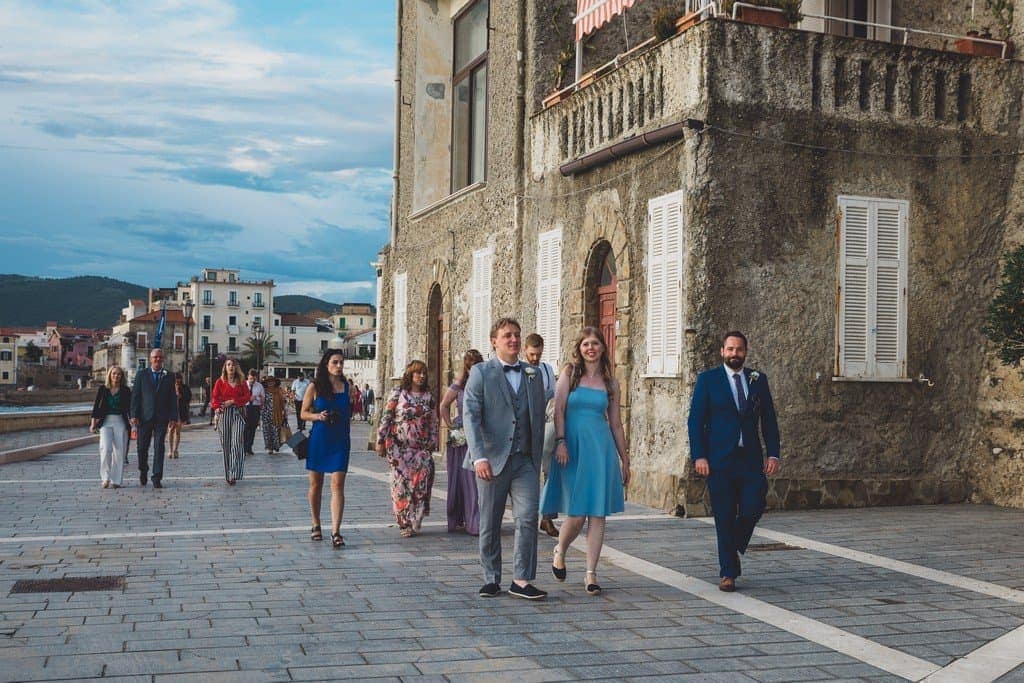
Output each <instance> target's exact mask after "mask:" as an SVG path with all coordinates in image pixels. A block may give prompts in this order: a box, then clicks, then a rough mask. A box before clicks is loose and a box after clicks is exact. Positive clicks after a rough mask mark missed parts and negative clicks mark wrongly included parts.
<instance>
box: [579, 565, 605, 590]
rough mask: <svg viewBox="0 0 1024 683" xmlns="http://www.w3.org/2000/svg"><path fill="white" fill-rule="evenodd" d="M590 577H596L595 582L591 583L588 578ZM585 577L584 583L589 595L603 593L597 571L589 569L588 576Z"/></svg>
mask: <svg viewBox="0 0 1024 683" xmlns="http://www.w3.org/2000/svg"><path fill="white" fill-rule="evenodd" d="M590 577H594V579H595V581H594V582H593V583H591V582H590V581H589V580H587V579H589V578H590ZM583 578H584V581H583V585H584V586H585V590H586V591H587V595H600V594H601V587H600V586H599V585H597V581H596V579H597V572H596V571H594V570H592V569H588V570H587V574H586V576H584V577H583Z"/></svg>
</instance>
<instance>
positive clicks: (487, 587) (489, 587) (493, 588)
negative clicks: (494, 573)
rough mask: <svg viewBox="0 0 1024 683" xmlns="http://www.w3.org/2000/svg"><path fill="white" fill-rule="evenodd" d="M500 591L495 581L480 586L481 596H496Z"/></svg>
mask: <svg viewBox="0 0 1024 683" xmlns="http://www.w3.org/2000/svg"><path fill="white" fill-rule="evenodd" d="M499 593H501V586H499V585H498V584H496V583H485V584H484V585H483V586H481V587H480V597H481V598H496V597H498V594H499Z"/></svg>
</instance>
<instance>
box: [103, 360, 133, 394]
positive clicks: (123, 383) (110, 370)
mask: <svg viewBox="0 0 1024 683" xmlns="http://www.w3.org/2000/svg"><path fill="white" fill-rule="evenodd" d="M114 370H120V371H121V382H120V383H119V384H118V385H117V386H118V387H119V388H123V387H126V386H128V378H127V377H125V376H124V368H122V367H121V366H120V365H111V366H110V367H109V368H107V380H106V382H104V384H106V385H107V389H113V388H114V384H113V380H112V379H111V376H112V375H113V374H114Z"/></svg>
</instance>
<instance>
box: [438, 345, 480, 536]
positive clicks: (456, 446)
mask: <svg viewBox="0 0 1024 683" xmlns="http://www.w3.org/2000/svg"><path fill="white" fill-rule="evenodd" d="M483 362H484V357H483V356H482V355H481V354H480V352H479V351H477V350H476V349H470V350H469V351H466V353H465V354H463V356H462V374H461V375H459V378H458V379H457V380H456V381H455V382H454V383H453V384H452V385H451V386H450V387H448V391H446V392H444V397H443V398H442V399H441V408H440V412H441V422H443V423H444V426H445V427H447V428H448V430H449V431H448V450H447V453H446V455H445V464H446V466H447V468H448V510H447V512H448V531H449V532H452V531H456V530H457V529H465V531H466V533H468V534H471V535H473V536H478V535H479V534H480V506H479V503H478V496H477V491H476V474H474V473H473V470H472V469H469V468H467V467H463V465H464V464H465V460H466V452H467V451H468V450H469V449H468V448H467V446H466V432H465V428H464V425H463V415H464V414H465V408H464V406H463V398H464V397H465V393H466V381H467V380H468V379H469V371H470V370H472V369H473V366H474V365H476V364H477V363H483ZM453 404H454V405H455V406H457V407H458V409H459V414H458V416H457V417H455V418H454V419H453V418H452V405H453Z"/></svg>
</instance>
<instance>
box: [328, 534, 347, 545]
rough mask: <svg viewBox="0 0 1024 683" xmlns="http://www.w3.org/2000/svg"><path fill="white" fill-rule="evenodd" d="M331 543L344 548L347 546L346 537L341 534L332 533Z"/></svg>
mask: <svg viewBox="0 0 1024 683" xmlns="http://www.w3.org/2000/svg"><path fill="white" fill-rule="evenodd" d="M331 545H333V546H334V547H335V548H344V547H345V539H344V537H342V535H341V534H331Z"/></svg>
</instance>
